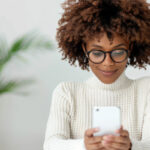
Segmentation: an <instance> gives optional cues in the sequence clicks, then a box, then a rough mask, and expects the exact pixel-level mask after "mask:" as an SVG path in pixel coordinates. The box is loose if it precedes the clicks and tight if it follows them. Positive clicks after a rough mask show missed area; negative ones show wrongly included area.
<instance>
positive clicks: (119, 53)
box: [87, 48, 128, 64]
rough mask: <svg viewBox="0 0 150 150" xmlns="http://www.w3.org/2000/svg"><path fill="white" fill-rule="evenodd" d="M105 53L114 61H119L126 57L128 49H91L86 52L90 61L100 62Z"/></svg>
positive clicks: (103, 58)
mask: <svg viewBox="0 0 150 150" xmlns="http://www.w3.org/2000/svg"><path fill="white" fill-rule="evenodd" d="M106 53H109V54H110V58H111V59H112V61H113V62H115V63H121V62H123V61H125V60H126V59H127V58H128V50H126V49H123V48H122V49H121V48H120V49H115V50H112V51H109V52H105V51H102V50H91V51H88V52H87V57H88V59H89V60H90V61H91V62H93V63H95V64H100V63H102V62H103V61H104V60H105V58H106Z"/></svg>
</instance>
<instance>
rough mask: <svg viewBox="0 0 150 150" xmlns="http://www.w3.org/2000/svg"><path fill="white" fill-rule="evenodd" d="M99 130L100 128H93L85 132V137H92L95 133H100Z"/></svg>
mask: <svg viewBox="0 0 150 150" xmlns="http://www.w3.org/2000/svg"><path fill="white" fill-rule="evenodd" d="M98 131H99V129H98V128H91V129H88V130H86V131H85V135H84V136H85V137H92V136H93V133H95V132H98Z"/></svg>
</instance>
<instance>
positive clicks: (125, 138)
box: [102, 126, 131, 150]
mask: <svg viewBox="0 0 150 150" xmlns="http://www.w3.org/2000/svg"><path fill="white" fill-rule="evenodd" d="M116 133H119V134H120V136H114V135H107V136H106V135H105V136H103V141H102V144H103V146H104V147H105V148H106V149H107V150H130V149H131V140H130V138H129V133H128V131H127V130H123V127H122V126H121V128H120V129H119V130H117V131H116Z"/></svg>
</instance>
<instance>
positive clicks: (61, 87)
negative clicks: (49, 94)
mask: <svg viewBox="0 0 150 150" xmlns="http://www.w3.org/2000/svg"><path fill="white" fill-rule="evenodd" d="M85 87H86V80H83V81H62V82H60V83H58V84H57V86H56V87H55V88H54V91H53V93H60V94H62V93H63V94H67V95H68V94H69V93H75V92H76V91H79V90H80V89H83V88H85Z"/></svg>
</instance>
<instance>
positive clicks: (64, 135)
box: [43, 83, 85, 150]
mask: <svg viewBox="0 0 150 150" xmlns="http://www.w3.org/2000/svg"><path fill="white" fill-rule="evenodd" d="M70 100H71V99H69V91H68V90H66V89H65V87H64V85H63V84H62V83H60V84H59V85H58V86H57V87H56V88H55V90H54V92H53V95H52V102H51V108H50V114H49V118H48V122H47V128H46V134H45V141H44V146H43V147H44V150H85V149H84V144H83V139H70V119H71V111H72V110H71V107H72V106H71V101H70Z"/></svg>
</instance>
